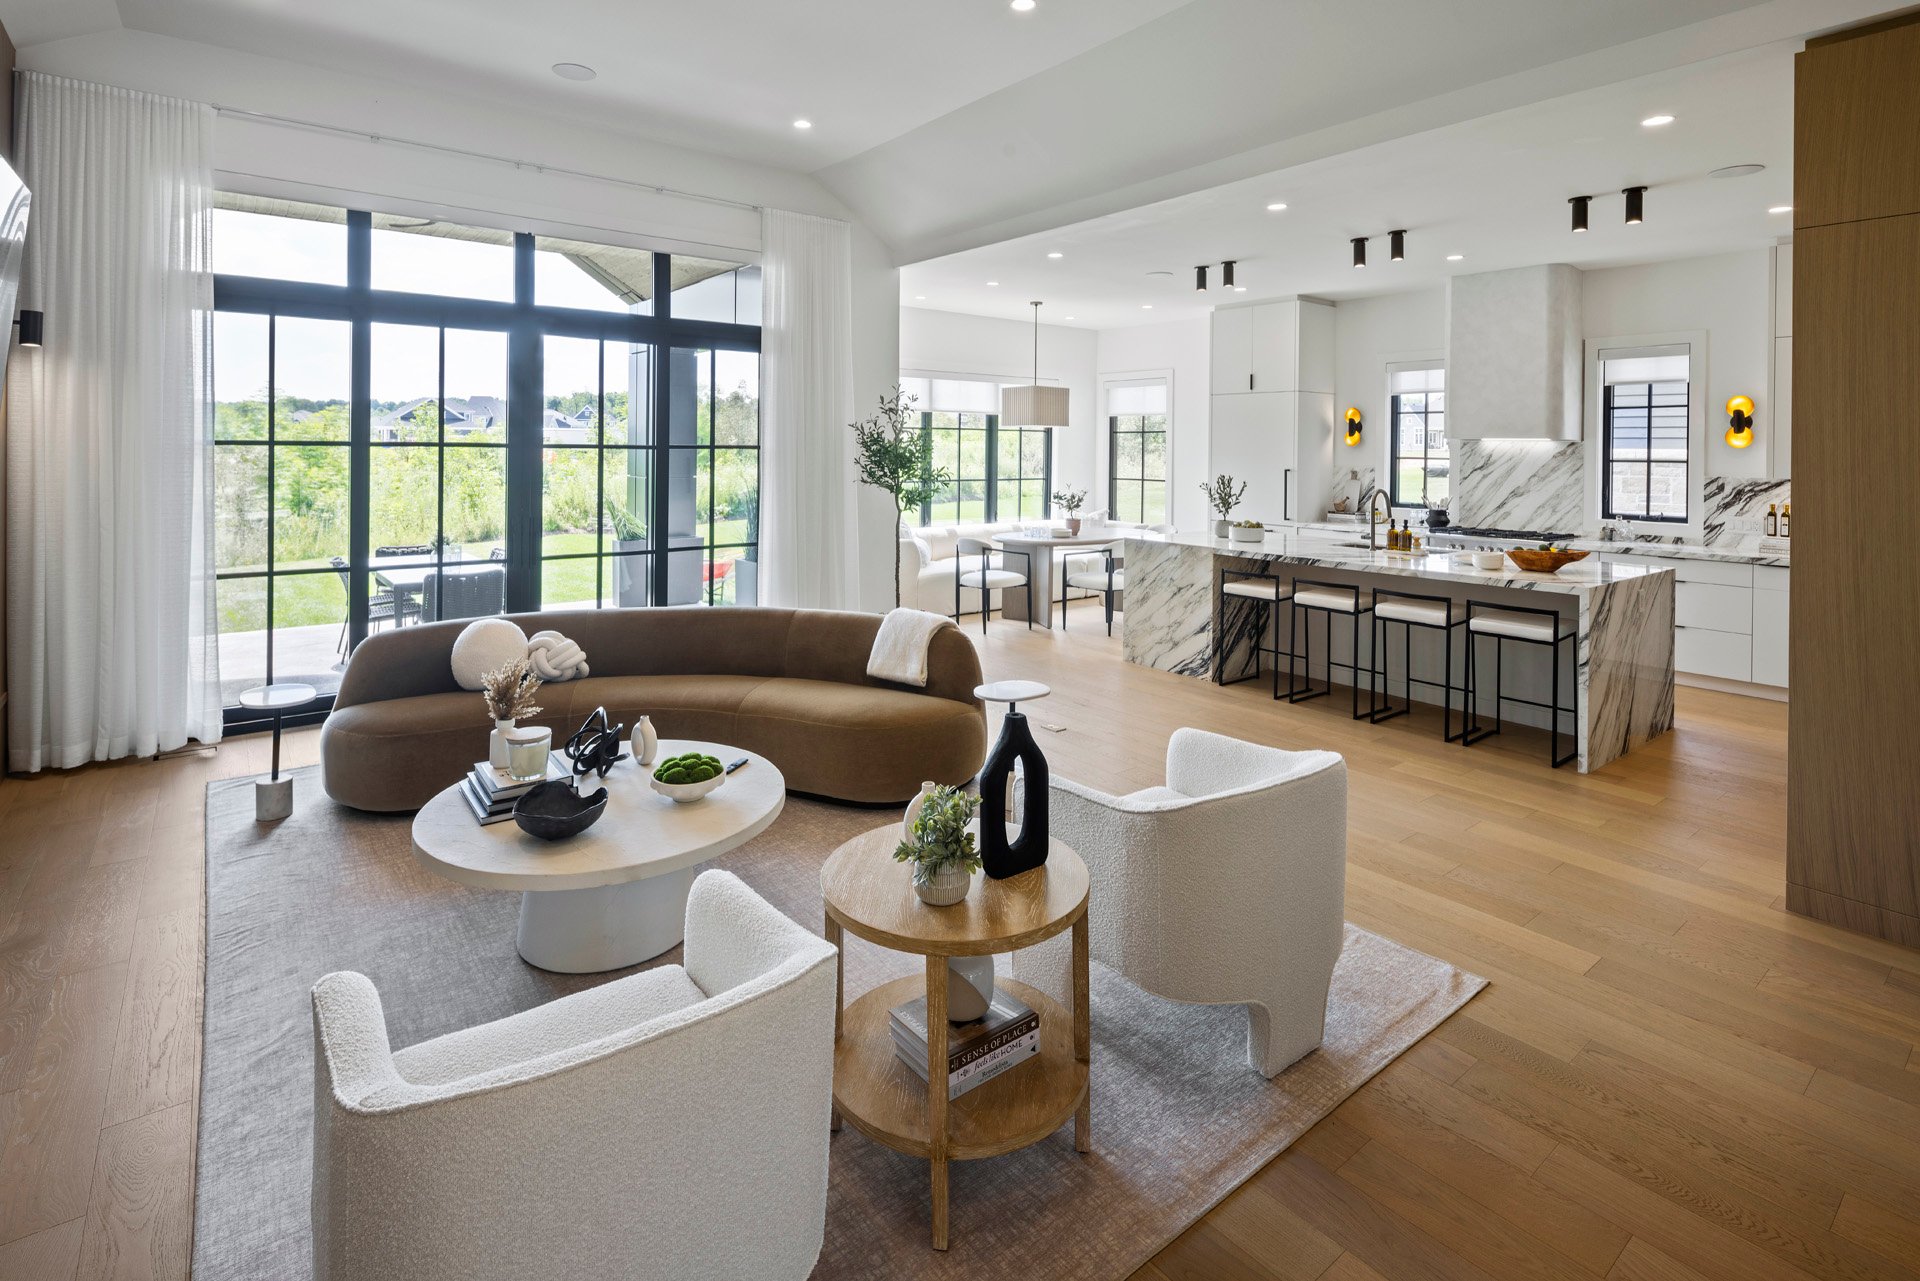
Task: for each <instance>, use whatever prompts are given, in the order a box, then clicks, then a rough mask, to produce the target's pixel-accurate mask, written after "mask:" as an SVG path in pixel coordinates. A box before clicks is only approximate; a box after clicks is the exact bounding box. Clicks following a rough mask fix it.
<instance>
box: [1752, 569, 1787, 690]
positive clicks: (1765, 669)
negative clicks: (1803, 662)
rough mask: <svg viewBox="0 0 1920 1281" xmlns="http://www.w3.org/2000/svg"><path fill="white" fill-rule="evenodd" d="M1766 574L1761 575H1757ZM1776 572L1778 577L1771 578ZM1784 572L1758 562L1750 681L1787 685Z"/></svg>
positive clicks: (1785, 588) (1754, 587)
mask: <svg viewBox="0 0 1920 1281" xmlns="http://www.w3.org/2000/svg"><path fill="white" fill-rule="evenodd" d="M1763 574H1764V575H1768V576H1767V577H1764V578H1763V577H1761V575H1763ZM1774 575H1777V576H1778V577H1774ZM1786 580H1787V571H1786V570H1784V569H1779V568H1777V567H1774V566H1769V565H1760V566H1756V567H1755V569H1754V583H1753V680H1754V681H1755V683H1757V684H1760V685H1778V686H1779V687H1781V688H1782V689H1785V688H1786V685H1787V602H1788V597H1787V584H1786Z"/></svg>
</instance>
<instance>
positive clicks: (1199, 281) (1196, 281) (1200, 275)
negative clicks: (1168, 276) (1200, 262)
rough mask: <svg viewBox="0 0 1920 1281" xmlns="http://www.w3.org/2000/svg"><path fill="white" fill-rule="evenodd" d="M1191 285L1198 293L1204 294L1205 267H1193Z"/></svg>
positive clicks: (1205, 281) (1205, 288)
mask: <svg viewBox="0 0 1920 1281" xmlns="http://www.w3.org/2000/svg"><path fill="white" fill-rule="evenodd" d="M1193 287H1194V289H1195V291H1197V292H1199V293H1203V294H1204V293H1205V292H1207V269H1206V268H1205V267H1195V268H1194V269H1193Z"/></svg>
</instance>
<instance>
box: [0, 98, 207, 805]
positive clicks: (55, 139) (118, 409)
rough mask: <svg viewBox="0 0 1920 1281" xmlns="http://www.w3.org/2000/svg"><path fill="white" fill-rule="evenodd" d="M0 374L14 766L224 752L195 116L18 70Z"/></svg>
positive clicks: (176, 105) (203, 139)
mask: <svg viewBox="0 0 1920 1281" xmlns="http://www.w3.org/2000/svg"><path fill="white" fill-rule="evenodd" d="M18 105H19V115H18V118H17V120H16V123H15V126H14V127H15V130H16V133H15V138H16V140H17V142H18V146H19V155H20V160H21V177H22V178H24V179H25V180H26V183H27V185H28V187H29V188H30V189H31V190H32V192H33V217H32V221H31V223H30V225H29V228H28V233H27V252H26V261H25V266H24V271H23V277H22V281H21V305H22V306H23V307H30V308H35V309H38V310H40V311H43V312H45V313H46V341H45V345H44V346H43V347H42V348H41V349H39V350H33V349H31V348H28V349H20V350H16V351H15V352H14V353H13V357H12V360H11V362H10V363H9V367H8V404H9V413H8V417H9V422H8V428H7V463H8V466H7V535H8V537H7V617H8V629H7V630H8V640H7V658H8V670H9V681H8V683H9V685H10V687H11V695H10V697H9V699H8V703H7V716H8V726H9V729H10V731H11V733H10V736H9V741H8V766H9V768H11V769H14V770H38V769H42V768H45V767H48V766H52V767H56V768H64V767H67V766H73V765H79V764H82V763H83V762H85V761H89V760H106V759H110V758H112V757H116V756H129V755H148V754H151V753H153V752H156V751H165V750H167V749H169V748H174V747H179V746H181V745H182V744H184V743H185V742H187V740H189V739H199V740H200V741H202V742H208V743H212V742H218V741H219V739H220V702H221V700H220V682H219V672H218V652H217V649H218V630H217V627H216V625H215V606H214V590H213V574H212V566H211V563H210V560H211V555H212V541H213V521H212V511H211V497H212V475H211V473H212V449H211V443H210V442H211V436H212V410H211V406H210V404H209V400H208V391H209V386H210V383H211V372H212V362H211V350H210V348H211V318H212V310H213V276H212V274H211V270H210V266H209V262H208V241H207V234H208V205H209V203H210V200H211V197H212V190H213V112H212V109H211V108H209V107H206V106H204V105H201V104H198V103H192V102H183V101H180V100H178V99H172V98H159V97H155V96H153V95H152V94H145V93H135V92H133V91H131V90H127V89H118V88H113V87H110V86H106V85H96V84H87V83H84V82H82V81H76V80H67V79H63V78H61V77H57V76H47V75H41V74H38V73H34V72H27V73H24V74H22V75H21V76H20V78H19V93H18Z"/></svg>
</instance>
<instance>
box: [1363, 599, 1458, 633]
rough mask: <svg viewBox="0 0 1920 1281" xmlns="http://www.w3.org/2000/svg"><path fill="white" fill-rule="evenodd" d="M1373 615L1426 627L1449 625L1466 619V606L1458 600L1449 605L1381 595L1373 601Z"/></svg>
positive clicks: (1433, 601) (1435, 601)
mask: <svg viewBox="0 0 1920 1281" xmlns="http://www.w3.org/2000/svg"><path fill="white" fill-rule="evenodd" d="M1373 612H1374V615H1375V617H1378V618H1383V619H1387V620H1389V621H1391V622H1396V623H1420V624H1423V625H1425V626H1427V627H1451V626H1453V625H1454V624H1455V623H1460V622H1464V621H1466V617H1467V607H1466V606H1465V605H1463V604H1461V603H1460V602H1459V601H1454V602H1453V603H1452V604H1451V606H1448V605H1443V604H1441V603H1440V602H1439V601H1437V600H1405V599H1401V598H1398V597H1391V596H1389V597H1383V598H1382V599H1380V600H1378V601H1376V602H1374V606H1373Z"/></svg>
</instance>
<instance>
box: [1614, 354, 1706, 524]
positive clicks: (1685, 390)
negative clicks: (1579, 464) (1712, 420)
mask: <svg viewBox="0 0 1920 1281" xmlns="http://www.w3.org/2000/svg"><path fill="white" fill-rule="evenodd" d="M1605 371H1606V363H1605V361H1604V360H1603V361H1602V362H1601V374H1602V377H1604V376H1605ZM1673 385H1676V380H1674V379H1671V378H1663V379H1659V380H1657V381H1648V382H1638V381H1636V382H1627V383H1611V382H1608V383H1603V385H1602V387H1601V391H1600V519H1601V520H1618V521H1627V522H1630V523H1633V524H1636V525H1639V524H1646V525H1685V524H1687V523H1688V521H1690V520H1691V519H1692V518H1693V377H1692V374H1691V370H1689V374H1688V376H1687V377H1686V378H1685V379H1683V380H1679V381H1678V382H1677V385H1678V386H1679V387H1680V389H1681V392H1680V404H1679V409H1680V414H1681V419H1682V421H1683V422H1684V423H1685V425H1686V427H1685V439H1686V442H1687V445H1686V455H1685V457H1683V458H1682V459H1681V460H1680V514H1679V515H1677V516H1656V515H1654V514H1653V513H1651V512H1623V511H1619V510H1617V509H1616V508H1615V506H1614V498H1613V469H1614V466H1615V463H1614V457H1613V450H1614V445H1615V441H1614V421H1613V419H1614V389H1615V388H1616V387H1644V388H1646V396H1647V401H1646V405H1645V407H1644V408H1645V413H1646V418H1647V423H1646V431H1647V456H1646V458H1645V459H1643V460H1641V462H1642V464H1643V466H1644V472H1643V475H1644V476H1645V479H1646V493H1647V495H1648V498H1649V500H1651V498H1652V495H1653V468H1654V464H1655V462H1656V461H1658V462H1659V463H1660V465H1661V466H1662V467H1671V466H1673V460H1671V459H1662V460H1656V459H1655V458H1654V456H1653V437H1652V428H1653V424H1652V419H1653V412H1654V410H1655V409H1657V408H1658V409H1672V408H1674V406H1673V405H1672V404H1671V403H1667V404H1664V405H1656V404H1655V403H1654V388H1656V387H1663V386H1673ZM1633 461H1634V460H1632V459H1628V460H1626V461H1625V462H1624V463H1621V464H1620V465H1621V466H1629V465H1631V464H1632V462H1633ZM1643 505H1648V504H1643Z"/></svg>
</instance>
